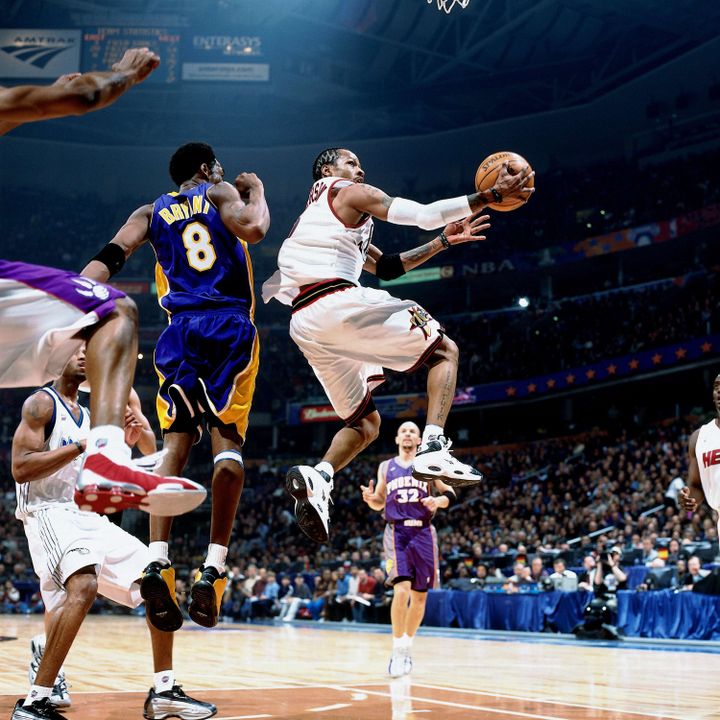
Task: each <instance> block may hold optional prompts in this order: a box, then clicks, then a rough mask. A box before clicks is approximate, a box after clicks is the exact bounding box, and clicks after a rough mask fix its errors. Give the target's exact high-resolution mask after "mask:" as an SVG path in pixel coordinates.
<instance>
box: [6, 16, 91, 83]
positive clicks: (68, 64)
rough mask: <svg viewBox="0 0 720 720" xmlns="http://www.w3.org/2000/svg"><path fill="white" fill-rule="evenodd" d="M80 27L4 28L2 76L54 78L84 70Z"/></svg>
mask: <svg viewBox="0 0 720 720" xmlns="http://www.w3.org/2000/svg"><path fill="white" fill-rule="evenodd" d="M80 37H81V33H80V30H52V29H45V28H32V29H12V30H6V29H3V30H0V77H3V78H35V79H37V78H51V79H53V80H54V79H56V78H58V77H60V75H65V74H67V73H74V72H78V71H79V70H80Z"/></svg>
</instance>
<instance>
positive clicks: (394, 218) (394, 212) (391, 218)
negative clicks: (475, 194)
mask: <svg viewBox="0 0 720 720" xmlns="http://www.w3.org/2000/svg"><path fill="white" fill-rule="evenodd" d="M471 214H472V210H471V209H470V203H469V202H468V199H467V195H462V196H461V197H456V198H448V199H447V200H437V201H436V202H434V203H430V204H429V205H422V204H420V203H417V202H415V201H414V200H406V199H405V198H400V197H396V198H394V199H393V201H392V202H391V203H390V207H389V208H388V214H387V219H388V222H391V223H394V224H395V225H414V226H415V227H419V228H422V229H423V230H435V228H439V227H442V226H443V225H447V223H449V222H456V221H457V220H462V219H463V218H466V217H467V216H468V215H471Z"/></svg>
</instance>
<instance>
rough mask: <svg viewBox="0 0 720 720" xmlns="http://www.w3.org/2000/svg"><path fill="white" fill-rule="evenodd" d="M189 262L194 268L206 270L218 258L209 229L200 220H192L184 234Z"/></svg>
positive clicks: (199, 270)
mask: <svg viewBox="0 0 720 720" xmlns="http://www.w3.org/2000/svg"><path fill="white" fill-rule="evenodd" d="M182 241H183V245H184V246H185V250H186V253H185V254H186V255H187V259H188V264H189V265H190V267H191V268H193V270H197V271H198V272H205V271H206V270H209V269H210V268H211V267H212V266H213V265H214V264H215V260H216V259H217V255H216V254H215V248H213V246H212V238H211V237H210V232H209V231H208V229H207V228H206V227H205V226H204V225H203V224H202V223H200V222H191V223H190V224H189V225H188V226H187V227H186V228H185V229H184V230H183V234H182Z"/></svg>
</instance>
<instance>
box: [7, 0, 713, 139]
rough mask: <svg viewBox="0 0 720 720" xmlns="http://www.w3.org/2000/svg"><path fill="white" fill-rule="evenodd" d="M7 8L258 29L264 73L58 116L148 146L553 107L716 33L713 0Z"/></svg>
mask: <svg viewBox="0 0 720 720" xmlns="http://www.w3.org/2000/svg"><path fill="white" fill-rule="evenodd" d="M3 19H4V23H3V24H4V26H5V27H37V26H39V25H42V26H44V27H65V28H68V27H92V26H98V25H118V24H125V25H146V26H153V25H154V26H162V27H171V28H178V29H180V31H182V32H189V31H192V32H206V33H207V32H215V33H219V32H224V33H229V34H240V33H245V34H256V35H257V36H259V37H260V38H261V39H262V42H263V53H264V56H265V58H266V59H267V61H268V63H269V64H270V81H269V82H268V83H264V84H261V83H254V84H249V83H244V84H241V83H234V84H231V83H212V84H210V83H209V84H205V85H203V84H201V83H187V82H185V83H177V84H176V85H174V86H172V87H171V86H158V85H154V86H152V87H150V86H149V85H147V86H145V87H143V88H142V90H141V91H135V92H133V93H131V94H130V95H128V96H127V97H126V98H123V100H122V102H121V103H119V104H118V106H117V108H116V110H115V111H114V112H113V113H112V114H103V115H104V117H100V116H96V117H94V118H93V119H92V123H88V122H87V119H85V118H84V119H82V120H67V121H60V122H61V123H64V125H63V126H64V127H67V128H69V129H77V127H82V128H83V129H84V131H83V133H84V134H83V137H84V138H85V139H86V140H88V141H91V142H105V143H125V142H127V141H128V139H129V138H132V139H134V140H135V141H138V139H139V140H140V141H141V142H144V143H146V144H158V143H162V144H167V143H173V142H175V141H181V140H182V139H183V137H185V136H186V135H187V127H188V126H189V127H191V128H192V127H195V126H198V127H200V128H206V127H208V126H209V125H211V126H212V127H213V129H214V131H215V129H217V132H219V133H222V137H221V138H219V139H218V140H217V142H219V143H220V142H232V141H235V142H236V143H245V144H248V143H250V144H259V145H268V144H273V143H283V144H286V143H287V144H295V143H302V142H316V141H319V140H326V139H328V138H367V137H380V136H382V137H385V136H402V135H409V134H417V133H428V132H436V131H442V130H448V129H454V128H458V127H463V126H467V125H474V124H477V123H480V122H483V121H488V120H497V119H503V118H508V117H514V116H518V115H526V114H533V113H537V112H544V111H551V110H556V109H560V108H566V107H569V106H573V105H577V104H580V103H584V102H587V101H589V100H591V99H594V98H597V97H600V96H602V95H603V94H604V93H607V92H608V91H610V90H612V89H614V88H616V87H619V86H621V85H623V84H625V83H627V82H629V81H631V80H634V79H636V78H638V77H640V76H642V75H643V74H645V73H647V72H649V71H651V70H655V69H657V68H659V67H662V66H663V65H665V64H667V63H669V62H670V61H672V60H674V59H677V58H679V57H681V56H683V55H684V54H685V53H687V52H688V51H690V50H692V49H693V48H696V47H698V46H701V45H702V44H704V43H706V42H708V41H711V40H713V39H715V38H717V37H718V36H719V35H720V3H718V2H716V1H715V0H675V1H674V2H672V3H669V2H657V0H470V4H469V6H468V7H467V8H466V9H459V8H457V7H456V8H455V9H454V10H453V11H452V12H451V13H450V14H445V13H442V12H439V11H438V10H437V9H436V7H435V5H434V3H433V4H432V5H429V4H428V3H427V2H426V0H201V1H199V0H195V1H193V2H191V1H189V0H172V1H171V0H124V1H123V0H11V1H10V3H9V8H8V9H6V11H5V13H4V18H3ZM708 72H709V73H710V72H711V71H710V70H708ZM180 119H182V124H183V125H184V128H185V130H184V131H183V134H182V135H183V137H180V133H179V129H178V125H179V124H180ZM53 127H55V128H57V127H58V125H57V124H56V125H54V126H48V127H47V128H46V127H38V128H33V129H30V130H24V131H23V132H26V133H36V134H37V135H46V134H47V133H49V132H52V128H53ZM176 135H177V137H176Z"/></svg>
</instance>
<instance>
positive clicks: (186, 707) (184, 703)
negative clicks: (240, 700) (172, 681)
mask: <svg viewBox="0 0 720 720" xmlns="http://www.w3.org/2000/svg"><path fill="white" fill-rule="evenodd" d="M216 712H217V708H216V707H215V706H214V705H213V704H212V703H207V702H203V701H202V700H195V698H191V697H190V696H189V695H186V694H185V692H184V691H183V689H182V687H181V686H180V685H173V687H172V690H166V691H165V692H160V693H159V692H155V690H153V688H150V692H149V693H148V696H147V698H146V700H145V706H144V707H143V717H144V718H146V719H147V720H163V718H169V717H177V718H180V720H203V718H209V717H212V716H213V715H215V713H216Z"/></svg>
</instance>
